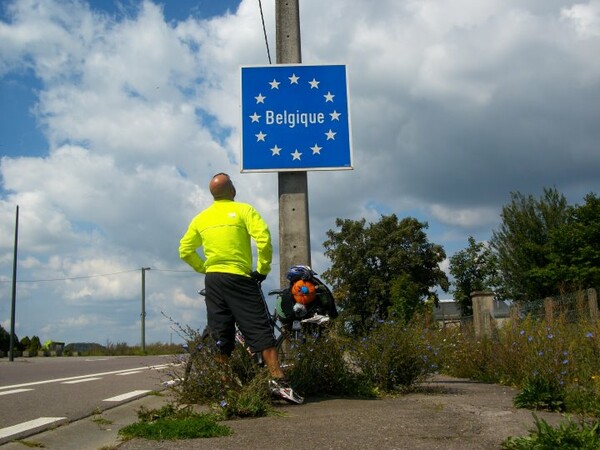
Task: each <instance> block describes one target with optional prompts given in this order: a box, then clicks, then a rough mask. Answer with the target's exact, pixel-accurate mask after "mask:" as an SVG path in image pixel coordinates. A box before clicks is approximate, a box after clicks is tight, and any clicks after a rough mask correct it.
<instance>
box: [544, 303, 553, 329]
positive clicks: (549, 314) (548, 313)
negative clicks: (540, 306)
mask: <svg viewBox="0 0 600 450" xmlns="http://www.w3.org/2000/svg"><path fill="white" fill-rule="evenodd" d="M544 318H545V319H546V323H547V324H551V323H552V322H554V299H553V298H552V297H546V298H545V299H544Z"/></svg>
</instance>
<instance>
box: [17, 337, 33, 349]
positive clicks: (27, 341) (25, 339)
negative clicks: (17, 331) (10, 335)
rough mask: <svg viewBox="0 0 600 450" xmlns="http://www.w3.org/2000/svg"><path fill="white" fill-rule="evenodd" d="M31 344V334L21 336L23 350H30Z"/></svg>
mask: <svg viewBox="0 0 600 450" xmlns="http://www.w3.org/2000/svg"><path fill="white" fill-rule="evenodd" d="M30 345H31V339H29V336H25V337H23V338H21V341H20V347H21V350H29V346H30Z"/></svg>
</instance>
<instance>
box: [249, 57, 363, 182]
mask: <svg viewBox="0 0 600 450" xmlns="http://www.w3.org/2000/svg"><path fill="white" fill-rule="evenodd" d="M339 169H352V149H351V143H350V114H349V108H348V89H347V83H346V66H344V65H327V66H305V65H277V66H264V67H262V66H261V67H242V172H267V171H278V172H285V171H297V170H339Z"/></svg>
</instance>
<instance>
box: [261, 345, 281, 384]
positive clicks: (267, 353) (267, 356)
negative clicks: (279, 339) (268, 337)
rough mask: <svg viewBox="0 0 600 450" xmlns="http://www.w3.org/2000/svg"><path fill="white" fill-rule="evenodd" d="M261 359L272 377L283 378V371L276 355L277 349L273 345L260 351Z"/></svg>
mask: <svg viewBox="0 0 600 450" xmlns="http://www.w3.org/2000/svg"><path fill="white" fill-rule="evenodd" d="M262 357H263V361H264V362H265V364H266V365H267V368H268V369H269V373H270V374H271V376H272V377H273V378H283V371H282V370H281V366H280V365H279V358H278V356H277V349H276V348H275V347H269V348H266V349H264V350H263V351H262Z"/></svg>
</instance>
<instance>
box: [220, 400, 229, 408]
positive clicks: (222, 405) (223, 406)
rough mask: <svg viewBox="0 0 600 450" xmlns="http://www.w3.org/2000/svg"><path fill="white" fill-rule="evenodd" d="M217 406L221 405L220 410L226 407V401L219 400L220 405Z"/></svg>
mask: <svg viewBox="0 0 600 450" xmlns="http://www.w3.org/2000/svg"><path fill="white" fill-rule="evenodd" d="M219 405H221V408H225V407H227V400H221V403H219Z"/></svg>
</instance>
